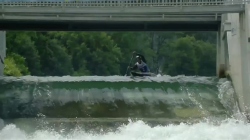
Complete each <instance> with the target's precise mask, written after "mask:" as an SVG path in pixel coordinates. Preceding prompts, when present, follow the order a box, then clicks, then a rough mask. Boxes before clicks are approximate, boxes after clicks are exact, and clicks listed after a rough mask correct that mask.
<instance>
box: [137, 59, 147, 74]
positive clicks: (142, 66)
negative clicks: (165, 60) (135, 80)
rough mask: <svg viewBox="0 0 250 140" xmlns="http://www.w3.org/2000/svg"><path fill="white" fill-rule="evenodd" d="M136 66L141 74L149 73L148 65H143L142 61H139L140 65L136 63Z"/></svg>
mask: <svg viewBox="0 0 250 140" xmlns="http://www.w3.org/2000/svg"><path fill="white" fill-rule="evenodd" d="M136 65H137V67H138V69H139V70H140V71H141V72H150V70H149V68H148V65H147V64H146V63H144V62H143V61H141V64H139V63H138V62H136Z"/></svg>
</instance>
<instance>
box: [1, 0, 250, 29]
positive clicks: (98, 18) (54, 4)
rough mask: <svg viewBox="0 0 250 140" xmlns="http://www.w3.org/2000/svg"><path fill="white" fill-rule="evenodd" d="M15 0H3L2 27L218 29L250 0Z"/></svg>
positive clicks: (242, 9)
mask: <svg viewBox="0 0 250 140" xmlns="http://www.w3.org/2000/svg"><path fill="white" fill-rule="evenodd" d="M13 1H15V0H8V1H7V2H0V6H1V7H0V12H1V15H0V29H1V30H89V31H96V30H98V31H99V30H119V31H120V30H133V31H135V30H138V31H141V30H142V31H151V30H192V31H194V30H218V26H219V24H220V17H221V14H223V13H235V12H242V11H244V4H245V3H247V2H248V1H250V0H233V1H232V0H231V1H228V0H146V1H145V0H144V2H142V0H79V1H70V0H69V1H68V2H65V1H60V0H57V1H49V0H47V1H46V0H40V1H38V0H36V2H31V0H22V2H20V1H19V2H13ZM33 1H34V0H33Z"/></svg>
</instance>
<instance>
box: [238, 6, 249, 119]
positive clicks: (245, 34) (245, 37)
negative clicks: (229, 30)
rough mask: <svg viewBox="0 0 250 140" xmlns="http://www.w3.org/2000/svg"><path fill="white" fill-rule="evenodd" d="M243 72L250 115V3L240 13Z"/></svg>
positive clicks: (246, 102) (247, 108)
mask: <svg viewBox="0 0 250 140" xmlns="http://www.w3.org/2000/svg"><path fill="white" fill-rule="evenodd" d="M240 33H241V34H240V39H241V45H240V46H241V60H242V61H241V66H242V69H241V72H242V75H243V77H242V88H243V95H244V106H245V111H246V113H247V114H248V115H250V40H249V38H250V5H245V12H244V13H241V14H240Z"/></svg>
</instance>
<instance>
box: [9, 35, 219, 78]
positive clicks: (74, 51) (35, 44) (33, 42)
mask: <svg viewBox="0 0 250 140" xmlns="http://www.w3.org/2000/svg"><path fill="white" fill-rule="evenodd" d="M215 43H216V33H213V32H211V33H210V32H208V33H206V32H205V33H204V32H199V33H196V32H195V33H194V32H146V33H143V32H108V33H105V32H8V33H7V48H8V49H7V56H8V57H7V58H6V60H5V63H6V69H5V74H6V75H15V76H20V75H38V76H63V75H74V76H83V75H100V76H107V75H124V74H125V72H126V69H127V66H128V65H129V62H130V59H131V56H132V52H133V51H137V52H138V53H141V54H143V55H144V56H145V57H146V60H147V63H148V65H149V67H150V70H151V71H152V72H155V73H158V72H159V71H162V72H163V74H168V75H179V74H185V75H204V76H211V75H215V53H216V48H215ZM24 58H25V59H24ZM134 63H135V62H134V61H133V62H132V65H133V64H134Z"/></svg>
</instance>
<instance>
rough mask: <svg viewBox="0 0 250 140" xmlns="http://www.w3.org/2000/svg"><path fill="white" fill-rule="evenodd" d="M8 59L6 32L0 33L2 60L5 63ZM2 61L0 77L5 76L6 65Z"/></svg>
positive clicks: (0, 57)
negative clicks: (6, 58)
mask: <svg viewBox="0 0 250 140" xmlns="http://www.w3.org/2000/svg"><path fill="white" fill-rule="evenodd" d="M5 57H6V32H5V31H0V59H2V61H3V62H4V59H5ZM2 61H1V60H0V76H3V74H4V63H2Z"/></svg>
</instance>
